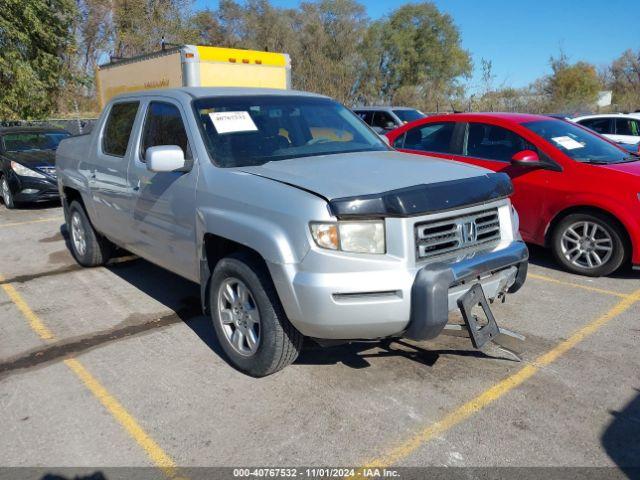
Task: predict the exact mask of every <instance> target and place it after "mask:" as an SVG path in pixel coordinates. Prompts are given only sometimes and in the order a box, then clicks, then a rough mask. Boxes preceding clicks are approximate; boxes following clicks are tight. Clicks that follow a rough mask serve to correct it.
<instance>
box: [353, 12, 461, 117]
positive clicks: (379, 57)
mask: <svg viewBox="0 0 640 480" xmlns="http://www.w3.org/2000/svg"><path fill="white" fill-rule="evenodd" d="M364 47H365V48H367V49H372V50H371V51H370V52H368V53H364V58H365V62H366V65H365V68H364V69H363V78H362V81H361V88H360V92H362V97H364V98H363V100H365V101H366V100H368V98H367V96H368V95H370V94H371V92H375V91H378V92H379V94H378V95H379V97H380V99H381V100H383V101H389V100H390V99H392V98H393V97H394V95H396V92H398V91H399V90H400V89H402V90H403V91H405V92H406V91H407V88H409V87H412V88H413V89H414V92H418V94H419V95H420V96H421V97H422V99H423V108H426V109H428V110H432V109H435V106H436V104H438V103H446V102H447V101H448V100H450V99H452V98H453V97H455V96H457V95H458V94H459V93H460V88H459V85H458V83H457V80H458V79H459V78H461V77H468V76H469V75H470V73H471V67H472V63H471V57H470V56H469V53H468V52H467V51H466V50H464V49H463V48H462V47H461V45H460V34H459V32H458V29H457V27H456V26H455V24H454V23H453V19H452V18H451V17H450V16H449V15H447V14H443V13H441V12H440V11H439V10H438V8H437V7H436V6H435V5H434V4H433V3H431V2H423V3H417V4H409V5H404V6H402V7H400V8H398V9H397V10H395V11H394V12H393V13H392V14H391V15H390V16H389V18H387V19H384V20H380V21H378V22H376V23H374V25H372V27H371V28H370V30H369V32H368V34H367V38H366V39H365V42H364ZM367 84H369V85H368V86H367ZM371 84H373V86H371Z"/></svg>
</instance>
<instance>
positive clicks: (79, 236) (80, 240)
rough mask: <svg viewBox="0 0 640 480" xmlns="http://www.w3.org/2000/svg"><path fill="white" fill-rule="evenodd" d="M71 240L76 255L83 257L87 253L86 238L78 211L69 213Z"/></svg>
mask: <svg viewBox="0 0 640 480" xmlns="http://www.w3.org/2000/svg"><path fill="white" fill-rule="evenodd" d="M71 241H72V242H73V248H75V250H76V252H77V253H78V255H80V256H81V257H84V255H85V254H86V253H87V238H86V233H85V231H84V224H83V223H82V219H81V218H80V214H79V213H78V212H73V214H72V215H71Z"/></svg>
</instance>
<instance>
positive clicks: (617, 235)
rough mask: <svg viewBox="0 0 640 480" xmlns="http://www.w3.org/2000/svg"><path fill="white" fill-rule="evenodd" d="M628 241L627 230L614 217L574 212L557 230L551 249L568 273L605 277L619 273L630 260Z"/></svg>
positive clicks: (555, 230) (559, 224) (595, 213)
mask: <svg viewBox="0 0 640 480" xmlns="http://www.w3.org/2000/svg"><path fill="white" fill-rule="evenodd" d="M585 229H586V230H585ZM624 238H625V236H624V231H623V230H622V229H621V228H620V227H619V226H618V225H617V223H615V222H614V221H612V219H611V218H610V217H608V216H606V215H603V214H601V213H598V212H593V213H574V214H571V215H567V216H566V217H565V218H563V219H562V220H561V221H560V222H559V223H558V224H557V225H556V227H555V228H554V231H553V236H552V244H551V248H552V250H553V255H554V257H555V258H556V260H557V261H558V263H560V264H561V265H562V266H563V267H564V268H565V269H567V270H568V271H570V272H572V273H577V274H579V275H586V276H589V277H601V276H605V275H609V274H611V273H613V272H615V271H616V270H618V269H619V268H620V266H621V265H622V263H623V262H624V261H625V259H626V258H627V255H628V251H627V250H628V249H627V247H626V244H625V242H624ZM574 257H575V258H574Z"/></svg>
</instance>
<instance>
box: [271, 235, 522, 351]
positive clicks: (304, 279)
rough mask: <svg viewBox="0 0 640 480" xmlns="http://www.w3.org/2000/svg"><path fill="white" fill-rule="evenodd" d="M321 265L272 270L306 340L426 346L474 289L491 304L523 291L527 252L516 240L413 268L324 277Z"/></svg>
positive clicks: (385, 267) (333, 273) (387, 267)
mask: <svg viewBox="0 0 640 480" xmlns="http://www.w3.org/2000/svg"><path fill="white" fill-rule="evenodd" d="M307 260H308V261H310V259H307ZM323 260H326V259H324V258H322V257H319V258H318V259H317V260H314V261H313V265H312V266H311V268H309V269H307V270H303V271H300V270H297V269H296V268H295V267H294V266H292V265H286V266H285V265H276V264H270V265H269V270H270V271H271V274H272V278H273V279H274V283H275V285H276V289H277V290H278V294H279V296H280V300H281V301H282V304H283V307H284V309H285V311H286V313H287V316H288V318H289V319H290V320H291V322H292V323H293V324H294V325H295V327H296V328H297V329H298V330H299V331H300V332H301V333H302V334H303V335H306V336H309V337H315V338H321V339H335V340H356V339H379V338H385V337H400V336H409V337H410V338H415V339H427V338H434V337H435V336H437V335H438V334H439V333H440V331H441V330H442V329H443V328H444V325H445V324H446V323H447V321H448V317H449V312H451V311H454V310H457V309H458V307H457V299H458V298H460V297H461V296H462V295H464V294H465V292H466V291H468V290H469V288H471V286H472V285H473V284H474V283H480V284H481V285H482V287H483V290H484V292H485V295H486V296H487V298H489V299H493V298H495V297H497V296H498V295H499V294H500V293H502V292H505V291H511V292H515V291H516V290H517V289H519V288H520V287H521V286H522V284H523V283H524V280H525V278H526V274H527V260H528V251H527V247H526V246H525V244H524V243H523V242H521V241H514V242H511V243H507V244H506V245H502V246H500V247H497V248H496V249H495V250H490V251H479V252H475V253H474V254H470V255H469V256H467V257H466V258H463V259H460V260H456V259H454V260H450V261H447V262H437V263H432V264H427V265H425V266H422V267H420V266H416V267H412V268H407V267H400V266H399V265H398V264H393V265H388V264H385V262H380V264H379V265H377V267H376V269H374V270H367V271H341V272H336V271H322V265H324V264H326V262H325V261H323ZM354 266H356V265H354Z"/></svg>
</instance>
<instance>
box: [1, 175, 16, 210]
mask: <svg viewBox="0 0 640 480" xmlns="http://www.w3.org/2000/svg"><path fill="white" fill-rule="evenodd" d="M0 193H1V194H2V195H1V196H2V201H3V203H4V206H5V207H7V209H9V210H12V209H14V208H16V203H15V202H14V200H13V194H12V193H11V189H10V188H9V182H8V180H7V177H4V176H3V177H2V178H0Z"/></svg>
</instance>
